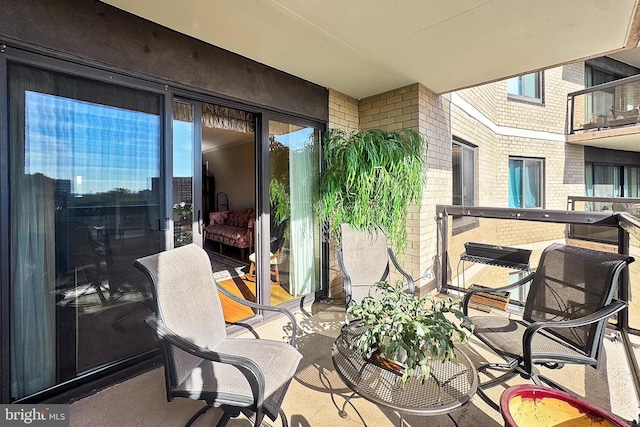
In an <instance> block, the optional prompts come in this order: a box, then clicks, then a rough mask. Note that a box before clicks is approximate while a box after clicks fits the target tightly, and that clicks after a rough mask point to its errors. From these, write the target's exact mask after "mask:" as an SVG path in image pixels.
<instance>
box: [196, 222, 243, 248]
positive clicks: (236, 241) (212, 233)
mask: <svg viewBox="0 0 640 427" xmlns="http://www.w3.org/2000/svg"><path fill="white" fill-rule="evenodd" d="M206 233H207V238H208V239H211V240H214V241H216V242H220V243H224V244H225V245H230V246H235V247H237V248H248V247H249V243H250V242H249V233H250V230H249V229H248V228H242V227H235V226H232V225H216V226H214V227H209V228H207V229H206Z"/></svg>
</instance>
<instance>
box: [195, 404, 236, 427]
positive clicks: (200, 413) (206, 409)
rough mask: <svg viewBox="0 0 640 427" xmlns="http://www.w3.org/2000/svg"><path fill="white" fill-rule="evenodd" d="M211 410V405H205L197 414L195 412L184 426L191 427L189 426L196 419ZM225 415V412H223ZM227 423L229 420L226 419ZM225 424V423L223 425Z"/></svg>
mask: <svg viewBox="0 0 640 427" xmlns="http://www.w3.org/2000/svg"><path fill="white" fill-rule="evenodd" d="M211 408H213V405H207V406H205V407H204V408H202V409H200V410H199V411H198V412H196V413H195V414H194V415H193V417H191V419H190V420H189V422H188V423H187V424H186V426H185V427H191V425H192V424H193V423H194V422H195V421H196V420H197V419H198V417H199V416H200V415H202V414H204V413H205V412H207V411H208V410H209V409H211ZM225 414H226V412H225ZM223 417H224V414H223ZM227 422H229V420H228V419H227ZM225 424H226V423H225ZM223 425H224V424H222V425H221V426H220V427H222V426H223Z"/></svg>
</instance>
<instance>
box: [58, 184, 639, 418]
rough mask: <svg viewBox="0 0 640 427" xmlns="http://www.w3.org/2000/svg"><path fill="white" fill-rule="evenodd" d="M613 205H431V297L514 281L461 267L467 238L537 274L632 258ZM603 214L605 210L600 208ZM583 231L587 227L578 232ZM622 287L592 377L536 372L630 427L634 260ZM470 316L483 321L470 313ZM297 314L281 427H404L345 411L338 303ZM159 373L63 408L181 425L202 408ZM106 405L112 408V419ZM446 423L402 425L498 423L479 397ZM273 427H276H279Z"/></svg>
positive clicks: (476, 347) (269, 332)
mask: <svg viewBox="0 0 640 427" xmlns="http://www.w3.org/2000/svg"><path fill="white" fill-rule="evenodd" d="M619 202H622V201H620V200H614V199H610V200H601V199H600V198H584V197H571V198H569V200H568V209H567V210H566V211H564V210H563V211H560V210H543V209H508V208H493V207H465V206H438V207H437V212H438V215H437V227H438V237H439V238H438V239H437V240H438V243H437V245H438V254H439V256H438V259H437V260H436V261H435V264H436V267H437V268H436V271H435V273H436V274H435V276H436V277H435V278H436V280H437V282H438V284H439V286H438V288H439V289H440V291H441V292H440V294H438V295H448V296H451V297H454V298H455V297H457V296H459V295H461V293H460V292H461V291H464V290H466V289H468V288H469V286H471V284H473V283H481V284H488V285H490V286H494V287H497V286H501V285H504V284H506V283H507V282H509V281H510V280H514V279H517V278H518V277H519V273H520V272H519V271H518V270H514V269H509V268H504V267H497V266H491V265H482V264H478V263H475V264H474V263H471V262H468V263H467V264H466V266H464V265H463V266H462V268H459V266H458V264H459V259H460V255H461V254H462V252H463V251H464V250H465V248H464V243H465V242H467V241H468V240H475V241H477V242H482V243H488V244H498V245H504V246H515V247H518V248H522V249H528V250H531V259H530V268H531V269H535V268H536V267H537V265H538V261H539V258H540V254H541V252H542V250H543V249H544V248H545V247H546V246H548V245H549V244H551V243H553V242H563V243H568V244H571V245H584V246H588V247H595V248H597V249H600V250H612V251H621V252H623V253H625V252H626V253H629V254H631V255H633V256H634V257H636V259H640V231H639V230H640V222H638V221H635V220H634V215H633V214H635V213H636V212H635V211H633V209H632V208H631V207H629V206H630V205H631V204H635V202H640V200H632V201H629V200H624V202H630V204H626V205H625V206H626V207H628V209H626V212H625V213H621V211H619V210H618V205H616V203H619ZM604 206H607V207H608V209H603V207H604ZM630 214H631V215H630ZM465 217H466V218H474V219H476V220H477V221H478V226H477V227H475V228H474V229H473V230H470V231H468V232H467V233H462V234H457V235H455V236H454V235H452V233H451V230H452V228H453V227H452V225H453V221H456V220H458V219H460V218H465ZM580 226H582V228H580ZM586 226H589V227H591V228H587V229H585V227H586ZM599 232H600V233H599ZM585 238H588V239H589V241H587V240H584V239H585ZM623 282H624V285H623V286H622V287H621V288H620V293H619V295H618V297H619V298H620V299H623V300H626V301H630V306H629V308H628V309H627V310H624V311H623V312H621V313H620V314H619V315H618V316H617V318H616V319H612V322H611V324H610V329H608V330H607V337H608V338H606V339H605V342H604V344H603V346H604V353H605V357H604V359H603V363H602V364H601V366H600V367H599V368H598V369H592V368H590V367H581V366H576V365H569V364H568V365H567V366H565V367H563V368H562V369H559V370H552V369H547V368H546V367H542V368H541V369H542V370H544V371H545V372H547V375H551V376H552V377H553V378H554V379H555V380H557V381H558V382H559V383H560V384H561V385H562V386H564V387H567V388H568V389H570V390H572V391H574V392H575V393H576V394H578V395H579V396H581V397H582V398H584V399H585V400H587V401H588V402H590V403H592V404H594V405H595V406H597V407H600V408H603V409H605V410H607V411H610V412H612V413H614V414H616V415H618V416H620V417H621V418H623V419H626V420H629V421H637V420H638V407H639V406H638V390H640V369H639V368H638V364H637V361H636V360H637V357H638V354H639V353H640V338H639V334H640V300H638V301H634V300H633V299H631V295H634V294H637V293H638V292H639V290H638V286H639V283H640V262H635V263H633V264H631V265H630V267H629V272H628V275H626V276H625V278H624V279H623ZM523 297H524V295H515V294H513V295H512V301H510V303H509V307H508V309H507V314H508V315H509V316H518V315H519V313H520V310H521V306H520V305H519V304H518V300H519V299H522V298H523ZM636 300H637V298H636ZM490 309H491V308H490ZM492 310H493V309H492ZM483 311H484V310H483ZM478 313H480V314H482V312H477V313H474V314H478ZM295 316H296V319H297V323H298V326H299V329H298V332H299V338H298V347H299V351H300V352H301V353H302V354H303V359H302V362H301V365H300V366H299V368H298V372H297V373H296V375H295V378H294V381H293V382H292V384H291V388H290V390H289V392H288V393H287V396H286V398H285V401H284V404H283V408H284V412H285V413H286V414H287V417H288V419H289V425H291V426H292V427H309V426H313V427H324V426H331V427H334V426H358V425H364V426H367V425H368V426H381V427H383V426H397V425H401V423H402V419H401V418H400V415H399V414H398V413H397V412H395V411H393V410H390V409H388V408H385V407H383V406H378V405H376V404H374V403H372V402H369V401H367V400H365V399H353V400H350V401H349V404H348V405H346V407H344V406H343V405H344V403H345V400H346V399H347V397H348V396H349V395H350V394H351V390H350V389H349V388H348V387H347V386H346V385H345V383H344V382H343V381H342V379H341V377H340V376H339V375H338V373H337V372H336V369H335V367H334V365H333V363H332V360H331V346H332V344H333V341H334V340H335V338H336V337H337V336H338V334H339V333H340V331H341V328H342V326H343V324H344V319H345V317H344V301H342V300H339V299H328V300H326V301H322V302H316V303H314V304H313V305H312V306H304V307H300V309H299V310H297V311H296V313H295ZM290 332H291V329H290V325H288V324H287V321H286V319H276V320H275V321H272V322H270V323H269V324H267V325H262V326H260V327H259V328H256V329H255V330H248V331H247V332H245V333H242V334H241V335H243V336H245V335H246V336H259V337H261V338H271V339H276V340H286V337H287V336H288V335H289V334H290ZM464 352H465V354H467V355H468V357H469V358H470V359H471V361H472V362H473V363H474V364H475V365H481V364H484V363H487V362H497V361H499V360H498V359H497V358H496V356H495V355H494V354H492V353H491V352H490V351H489V350H488V348H487V347H486V346H484V345H483V344H482V343H481V342H480V341H479V340H477V339H472V340H471V342H470V343H469V345H468V346H466V347H464ZM162 369H163V368H162V367H158V368H156V369H153V370H151V371H149V372H146V373H144V374H142V375H139V376H137V377H135V378H132V379H130V380H128V381H125V382H122V383H120V384H117V385H115V386H113V387H111V388H109V389H106V390H102V391H100V392H98V393H96V394H93V395H91V396H89V397H87V398H85V399H80V400H78V401H76V402H74V403H73V404H72V405H71V408H70V419H71V425H72V426H80V425H96V426H98V425H128V426H129V425H130V426H142V425H167V426H169V425H184V424H185V423H186V422H187V420H188V419H189V418H190V417H191V415H192V414H193V413H194V412H196V411H197V410H198V409H199V408H201V407H202V406H203V405H204V404H203V403H202V402H199V401H193V400H189V399H175V400H174V401H173V402H171V403H167V402H166V399H165V395H164V384H163V381H164V380H163V371H162ZM482 379H483V380H485V379H486V378H482ZM521 383H527V380H525V379H522V378H519V377H516V378H514V379H512V380H509V382H508V383H505V384H504V386H501V387H495V388H493V389H491V391H490V398H491V399H494V400H497V399H499V397H500V394H501V392H502V391H503V390H504V389H505V388H506V387H507V386H510V385H514V384H521ZM114 407H117V408H118V410H117V411H114V410H113V408H114ZM341 408H344V409H345V411H346V418H343V417H341V416H340V409H341ZM219 416H220V412H219V411H218V410H212V411H210V413H207V414H206V416H203V417H202V419H199V420H198V423H197V424H194V425H198V426H199V425H214V424H215V422H216V420H217V419H218V417H219ZM451 417H452V418H448V417H447V416H446V415H438V416H433V417H427V418H425V417H420V416H417V415H407V416H405V417H404V423H403V424H402V425H408V426H420V425H425V424H426V423H428V424H429V425H433V426H450V425H460V426H468V425H475V426H487V427H498V426H501V425H504V423H503V421H502V417H501V415H500V413H499V412H498V411H495V410H494V409H492V408H491V407H489V406H488V405H487V404H486V403H485V402H484V401H483V400H482V399H481V398H480V397H479V396H478V395H475V396H473V398H472V399H471V401H470V402H469V403H468V404H466V405H465V406H463V407H462V408H460V409H458V410H456V411H454V412H452V413H451ZM279 422H280V421H279V420H278V421H277V422H276V423H275V425H276V426H280V425H281V424H280V423H279ZM207 423H209V424H207ZM248 425H249V423H248V421H247V420H246V419H239V420H235V421H233V422H232V423H231V424H230V426H237V427H240V426H248Z"/></svg>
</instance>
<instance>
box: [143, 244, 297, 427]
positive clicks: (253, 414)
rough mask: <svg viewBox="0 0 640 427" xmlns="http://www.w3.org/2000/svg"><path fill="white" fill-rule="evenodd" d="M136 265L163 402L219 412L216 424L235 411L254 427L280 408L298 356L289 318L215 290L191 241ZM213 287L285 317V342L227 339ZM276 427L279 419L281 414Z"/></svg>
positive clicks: (203, 258)
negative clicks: (158, 360)
mask: <svg viewBox="0 0 640 427" xmlns="http://www.w3.org/2000/svg"><path fill="white" fill-rule="evenodd" d="M135 265H136V267H138V268H139V269H140V270H142V271H143V272H144V273H146V275H147V276H148V278H149V280H150V281H151V283H152V285H153V286H152V291H153V297H154V301H155V303H156V309H157V311H156V314H155V315H154V316H150V317H149V318H147V319H146V322H147V323H148V324H149V325H150V326H151V327H153V328H154V329H155V330H156V331H157V333H158V337H159V339H160V345H161V347H162V350H163V354H164V368H165V384H166V392H167V400H168V401H169V402H170V401H171V400H172V399H173V398H174V397H186V398H189V399H194V400H203V401H205V402H206V403H207V405H206V406H205V407H204V408H203V409H202V410H200V411H198V412H197V413H196V414H195V415H194V416H193V417H192V418H191V420H189V422H188V424H187V426H190V425H191V424H192V423H193V422H194V421H195V420H196V418H198V417H199V416H200V415H202V414H204V413H205V412H206V411H207V410H208V409H210V408H211V407H220V408H221V409H222V410H223V411H224V412H223V416H222V417H221V419H220V421H219V422H218V424H217V426H219V427H221V426H224V425H226V424H227V423H228V421H229V420H230V418H232V417H236V416H238V415H239V414H240V413H241V412H242V413H243V414H245V415H246V416H247V417H249V418H253V425H254V426H255V427H257V426H259V425H261V424H262V420H263V418H264V416H265V415H267V416H268V417H269V418H271V419H272V420H275V419H276V418H277V417H278V414H279V413H281V412H282V411H281V409H280V406H281V404H282V401H283V399H284V396H285V393H286V391H287V388H288V387H289V383H290V382H291V378H292V377H293V375H294V374H295V372H296V369H297V367H298V363H299V362H300V359H301V358H302V356H301V355H300V353H299V352H298V351H297V350H296V348H295V347H294V345H295V339H296V322H295V319H294V317H293V315H292V314H291V313H290V312H289V311H287V310H284V309H282V308H279V307H268V306H263V305H259V304H256V303H253V302H250V301H245V300H242V299H239V298H238V297H236V296H235V295H233V294H231V293H230V292H228V291H226V290H225V289H223V288H221V287H218V286H217V283H216V282H215V280H214V278H213V273H212V271H211V263H210V261H209V257H208V255H207V253H206V252H205V251H204V250H202V249H201V248H199V247H198V246H196V245H194V244H190V245H187V246H182V247H180V248H177V249H173V250H170V251H167V252H161V253H159V254H156V255H152V256H148V257H144V258H140V259H138V260H136V261H135ZM218 292H221V293H223V294H224V295H225V296H227V297H229V298H231V299H233V300H234V301H236V302H238V303H241V304H244V305H248V306H249V307H252V308H259V309H263V310H272V311H278V312H280V313H282V314H284V315H286V316H288V317H289V319H290V320H291V331H292V332H291V342H290V343H285V342H277V341H270V340H264V339H253V338H229V337H227V333H226V325H225V321H224V316H223V312H222V304H221V302H220V297H219V295H218ZM281 418H282V423H283V425H285V426H286V425H287V422H286V417H285V416H284V414H281Z"/></svg>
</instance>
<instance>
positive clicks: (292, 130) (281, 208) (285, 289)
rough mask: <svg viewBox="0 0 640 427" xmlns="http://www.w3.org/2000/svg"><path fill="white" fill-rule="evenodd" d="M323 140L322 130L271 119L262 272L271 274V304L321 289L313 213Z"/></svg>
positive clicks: (318, 246) (319, 251) (317, 232)
mask: <svg viewBox="0 0 640 427" xmlns="http://www.w3.org/2000/svg"><path fill="white" fill-rule="evenodd" d="M319 141H320V132H319V130H318V129H315V128H311V127H303V126H297V125H293V124H289V123H282V122H278V121H273V120H271V121H269V171H270V172H269V173H270V180H269V200H270V204H271V224H270V253H269V260H268V264H269V268H270V271H269V275H268V276H267V275H266V274H264V275H261V277H264V278H267V277H269V283H270V294H271V304H272V305H277V304H280V303H283V302H285V301H287V300H289V299H292V298H295V297H299V296H302V295H305V294H308V293H312V292H315V291H317V290H319V288H320V259H321V255H320V254H321V245H320V234H319V226H318V222H317V220H316V218H315V215H314V212H313V196H314V194H315V192H316V190H317V185H318V176H319V164H320V162H319V148H320V143H319ZM258 265H262V264H258Z"/></svg>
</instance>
